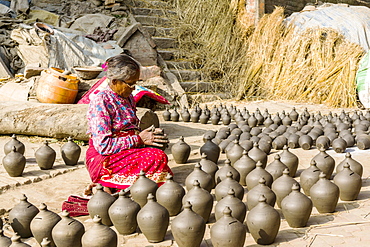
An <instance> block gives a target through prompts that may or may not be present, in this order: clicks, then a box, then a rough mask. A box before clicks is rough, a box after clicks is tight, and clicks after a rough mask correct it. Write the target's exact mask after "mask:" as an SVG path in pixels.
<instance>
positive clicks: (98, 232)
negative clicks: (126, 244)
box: [81, 215, 118, 247]
mask: <svg viewBox="0 0 370 247" xmlns="http://www.w3.org/2000/svg"><path fill="white" fill-rule="evenodd" d="M101 221H102V219H101V218H100V217H99V215H95V216H94V219H93V222H94V224H93V226H92V227H91V228H90V229H89V230H87V231H86V232H85V233H84V234H83V235H82V239H81V241H82V246H84V247H101V246H105V247H117V244H118V237H117V233H116V232H115V231H113V230H112V229H110V228H109V227H108V226H106V225H103V224H102V222H101Z"/></svg>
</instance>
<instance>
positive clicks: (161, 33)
mask: <svg viewBox="0 0 370 247" xmlns="http://www.w3.org/2000/svg"><path fill="white" fill-rule="evenodd" d="M144 29H145V30H146V31H147V32H148V33H149V34H150V35H151V36H157V37H172V31H173V28H170V27H155V26H144Z"/></svg>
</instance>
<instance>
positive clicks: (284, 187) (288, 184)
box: [271, 168, 300, 208]
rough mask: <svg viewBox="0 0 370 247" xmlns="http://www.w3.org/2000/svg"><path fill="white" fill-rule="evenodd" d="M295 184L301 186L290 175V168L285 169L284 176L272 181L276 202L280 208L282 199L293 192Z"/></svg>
mask: <svg viewBox="0 0 370 247" xmlns="http://www.w3.org/2000/svg"><path fill="white" fill-rule="evenodd" d="M294 184H297V185H298V187H299V188H300V186H299V184H298V182H297V181H296V180H295V179H294V178H292V177H290V176H289V169H288V168H286V169H285V170H284V172H283V176H281V177H279V178H278V179H276V180H275V181H274V182H273V183H272V185H271V189H272V191H273V192H274V193H275V195H276V204H277V205H278V207H279V208H281V201H282V200H283V199H284V197H286V196H287V195H289V194H290V192H292V186H293V185H294Z"/></svg>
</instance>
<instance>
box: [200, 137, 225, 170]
mask: <svg viewBox="0 0 370 247" xmlns="http://www.w3.org/2000/svg"><path fill="white" fill-rule="evenodd" d="M200 153H201V154H202V153H205V154H206V155H207V157H208V159H209V160H212V161H213V162H215V163H216V164H217V162H218V158H219V157H220V147H219V146H218V145H217V144H215V143H214V142H212V139H211V138H210V137H208V138H207V141H206V143H204V144H203V146H201V147H200Z"/></svg>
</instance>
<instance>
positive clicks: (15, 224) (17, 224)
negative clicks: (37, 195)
mask: <svg viewBox="0 0 370 247" xmlns="http://www.w3.org/2000/svg"><path fill="white" fill-rule="evenodd" d="M38 213H39V210H38V209H37V208H36V207H35V206H34V205H33V204H32V203H29V202H28V200H27V196H26V195H25V194H23V195H22V197H21V199H20V202H19V203H18V204H17V205H15V206H14V207H13V208H12V209H11V210H10V212H9V222H10V225H11V227H12V229H13V230H14V231H15V232H17V233H18V234H19V235H20V236H21V237H22V238H28V237H32V232H31V228H30V225H31V221H32V219H33V218H34V217H35V216H36V215H37V214H38Z"/></svg>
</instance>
